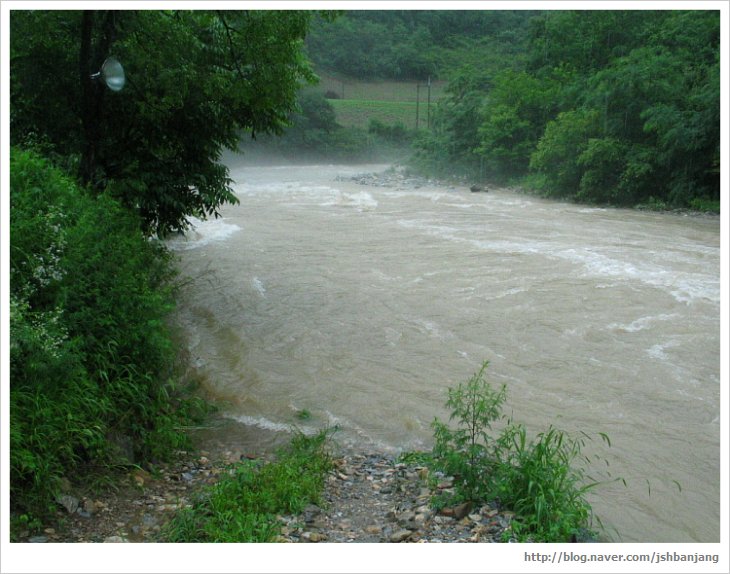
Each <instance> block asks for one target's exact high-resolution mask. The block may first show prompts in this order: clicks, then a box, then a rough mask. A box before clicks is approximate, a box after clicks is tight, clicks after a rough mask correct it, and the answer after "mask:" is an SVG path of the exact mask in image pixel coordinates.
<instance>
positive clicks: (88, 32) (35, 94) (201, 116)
mask: <svg viewBox="0 0 730 574" xmlns="http://www.w3.org/2000/svg"><path fill="white" fill-rule="evenodd" d="M311 17H312V13H311V12H302V11H281V12H273V11H215V12H214V11H167V10H166V11H120V12H117V11H86V12H80V11H73V12H68V11H13V12H12V14H11V21H10V30H11V37H10V44H11V70H12V73H11V141H12V142H13V143H15V144H25V145H28V144H29V143H33V144H34V145H35V146H36V147H41V148H42V149H43V150H44V151H45V152H46V153H49V152H50V153H52V154H54V155H55V157H57V158H61V159H62V160H63V161H64V162H66V163H67V164H68V165H67V166H66V167H71V168H74V169H75V170H76V171H77V172H78V173H79V176H80V178H81V180H82V181H83V182H84V183H88V184H89V185H90V186H91V187H92V188H93V189H94V190H96V191H101V190H102V189H105V188H106V189H108V191H109V192H110V193H111V195H113V196H115V197H116V198H117V199H119V200H120V201H121V202H122V203H123V204H124V205H126V206H127V207H129V208H132V209H133V210H135V211H137V212H138V213H139V215H140V216H141V218H142V221H143V225H144V228H145V230H146V231H148V232H158V233H164V232H167V231H170V230H177V229H184V228H185V227H186V225H187V217H188V216H193V215H194V216H197V217H205V216H210V215H214V216H217V215H218V208H219V207H220V206H221V205H222V204H223V203H226V202H235V201H236V198H235V195H234V194H233V192H232V190H231V187H230V183H231V181H230V179H229V178H228V171H227V169H226V168H225V166H223V165H222V164H220V163H219V159H220V157H221V152H222V150H223V149H224V148H230V149H233V148H235V147H236V146H237V143H238V140H239V138H240V136H241V134H242V132H250V133H252V134H254V135H255V134H257V133H278V132H280V131H281V130H282V129H283V128H284V126H286V125H287V121H288V118H289V115H290V112H291V111H292V110H293V109H295V107H296V96H297V90H298V89H299V87H300V86H301V85H302V84H306V83H312V82H313V81H314V80H315V76H314V73H313V72H312V70H311V68H310V66H309V64H308V62H307V60H306V59H305V57H304V55H303V52H302V46H303V40H304V37H305V34H306V32H307V29H308V25H309V22H310V19H311ZM109 55H114V56H116V57H117V58H118V59H119V60H120V61H121V62H122V63H123V65H124V68H125V71H126V76H127V83H126V86H125V88H124V90H122V91H121V92H117V93H113V92H110V91H108V90H106V89H105V88H103V86H101V85H100V84H98V83H96V84H94V83H91V82H90V80H89V75H90V74H91V73H93V72H96V71H97V70H98V69H99V68H100V66H101V64H102V62H103V61H104V59H105V58H106V57H107V56H109Z"/></svg>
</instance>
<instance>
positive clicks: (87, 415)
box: [10, 149, 191, 516]
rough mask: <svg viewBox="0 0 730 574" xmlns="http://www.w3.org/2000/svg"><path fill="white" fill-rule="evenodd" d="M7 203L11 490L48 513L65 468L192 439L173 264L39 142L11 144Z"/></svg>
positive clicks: (87, 467)
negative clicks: (37, 149)
mask: <svg viewBox="0 0 730 574" xmlns="http://www.w3.org/2000/svg"><path fill="white" fill-rule="evenodd" d="M10 205H11V210H10V226H11V245H10V253H11V263H10V300H11V305H10V377H11V380H10V469H11V471H10V472H11V498H12V506H13V510H14V511H17V512H20V513H29V514H31V515H36V516H43V515H46V514H47V513H48V510H49V509H50V508H51V507H52V504H53V500H54V498H55V496H56V494H57V493H58V488H59V484H60V479H61V477H63V476H65V477H67V478H69V479H77V478H79V477H80V476H85V475H88V474H89V473H97V472H105V471H108V470H110V469H112V468H114V467H115V466H116V465H118V464H129V463H138V462H142V461H144V460H147V459H149V458H150V457H152V456H157V457H162V456H163V455H164V454H165V453H166V452H167V451H168V450H169V449H170V447H171V446H180V445H182V444H183V443H184V442H185V439H184V437H183V435H182V434H181V433H180V432H177V431H176V430H175V426H176V425H177V424H179V420H180V412H179V411H178V410H176V408H175V405H174V404H173V400H172V399H171V398H170V393H171V387H170V385H169V383H168V377H169V375H170V373H171V367H172V358H173V356H172V345H171V342H170V336H169V333H168V329H167V327H166V325H165V317H166V315H167V313H168V312H169V311H170V309H171V308H172V293H171V288H170V283H169V280H170V279H171V277H172V275H171V266H170V261H169V259H168V257H167V256H166V255H165V254H164V252H163V251H162V250H161V249H160V248H159V247H158V246H156V245H155V244H154V243H152V242H150V241H148V240H147V239H145V238H144V237H143V236H142V235H141V233H140V231H139V229H140V226H139V221H138V220H137V219H136V217H135V216H133V215H132V214H130V213H129V212H128V211H126V210H125V209H123V208H122V207H120V206H119V205H118V203H116V202H115V201H114V200H112V199H110V198H108V197H106V196H104V195H102V196H99V197H97V198H93V197H91V196H89V195H87V194H86V193H84V192H83V191H82V190H81V189H79V188H78V187H77V186H76V185H75V184H74V183H73V182H72V181H71V180H70V179H69V178H67V177H65V176H64V175H63V174H62V173H61V172H60V171H58V170H57V169H55V168H53V167H52V166H51V165H50V164H49V163H48V162H47V161H45V160H44V159H42V158H41V157H39V156H38V155H37V154H35V153H31V152H27V151H23V150H20V149H13V150H12V152H11V161H10ZM190 407H191V405H186V409H187V410H188V411H189V409H190Z"/></svg>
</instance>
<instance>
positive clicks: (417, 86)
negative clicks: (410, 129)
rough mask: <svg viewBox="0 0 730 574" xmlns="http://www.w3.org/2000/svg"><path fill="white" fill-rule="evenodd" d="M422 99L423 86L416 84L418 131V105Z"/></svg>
mask: <svg viewBox="0 0 730 574" xmlns="http://www.w3.org/2000/svg"><path fill="white" fill-rule="evenodd" d="M420 99H421V84H419V83H418V82H416V131H418V104H419V102H420Z"/></svg>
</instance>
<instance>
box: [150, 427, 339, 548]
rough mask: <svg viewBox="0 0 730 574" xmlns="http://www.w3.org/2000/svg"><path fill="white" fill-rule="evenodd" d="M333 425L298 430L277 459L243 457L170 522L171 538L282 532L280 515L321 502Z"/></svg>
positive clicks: (247, 538)
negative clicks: (262, 460)
mask: <svg viewBox="0 0 730 574" xmlns="http://www.w3.org/2000/svg"><path fill="white" fill-rule="evenodd" d="M329 436H330V431H329V430H322V431H320V432H319V433H318V434H317V435H315V436H312V437H309V436H305V435H303V434H297V435H296V436H295V437H294V439H293V440H292V442H291V444H290V445H288V447H286V448H283V449H281V450H280V451H279V452H278V453H277V457H276V460H274V461H273V462H268V463H264V464H263V465H262V464H260V463H259V462H257V461H244V462H242V463H240V464H238V465H236V466H235V467H233V468H232V469H231V473H230V474H228V475H226V476H224V477H223V478H222V479H221V480H220V481H219V482H218V483H217V484H215V485H214V486H212V487H210V488H208V489H206V490H204V491H203V492H201V493H199V496H198V500H197V501H195V502H194V503H193V505H192V507H191V508H187V509H184V510H182V511H180V512H178V514H177V515H176V516H175V517H174V518H173V520H172V521H171V522H170V523H169V524H168V525H167V526H166V527H165V530H164V531H163V533H162V535H161V537H162V540H164V541H167V542H272V541H273V540H274V539H275V538H276V536H277V535H278V534H279V533H280V531H281V523H280V522H279V519H278V518H277V517H278V515H281V514H298V513H300V512H302V510H304V508H305V506H306V505H307V504H320V503H321V493H322V490H323V487H324V480H325V478H326V476H327V473H328V472H329V470H330V469H331V468H332V462H331V459H330V457H329V455H328V454H327V452H326V446H327V442H328V438H329Z"/></svg>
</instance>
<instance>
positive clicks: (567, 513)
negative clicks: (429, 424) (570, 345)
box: [433, 362, 608, 542]
mask: <svg viewBox="0 0 730 574" xmlns="http://www.w3.org/2000/svg"><path fill="white" fill-rule="evenodd" d="M488 364H489V363H488V362H485V363H484V364H483V365H482V367H481V369H480V370H479V371H478V372H477V373H476V374H475V375H474V376H473V377H472V378H471V379H469V381H468V382H466V383H462V384H459V385H457V386H456V387H455V388H451V389H449V390H448V400H447V402H446V406H447V407H449V408H450V409H451V416H450V420H455V421H456V427H455V428H450V427H449V426H447V425H446V424H445V423H443V422H441V421H439V420H438V419H436V420H435V421H434V423H433V427H434V438H435V444H434V448H433V465H434V466H435V467H436V468H438V469H439V470H441V471H443V472H445V473H446V474H448V475H451V476H453V477H454V487H455V496H454V497H453V499H452V500H449V501H443V500H438V501H436V503H437V504H438V505H441V504H444V503H446V502H451V503H453V502H460V501H472V502H487V501H491V502H496V503H498V504H500V505H502V506H504V507H507V508H510V509H512V510H513V511H514V512H515V513H516V515H517V516H516V518H515V521H514V522H513V532H514V533H515V534H516V535H517V536H518V537H519V538H520V539H522V540H534V541H552V542H567V541H570V540H571V538H572V537H573V536H578V535H580V536H582V535H583V534H584V532H585V530H586V528H587V527H588V526H589V525H590V524H589V523H590V519H591V507H590V505H589V504H588V502H587V501H586V500H585V494H586V492H587V491H588V490H589V489H591V488H593V487H594V486H596V484H597V483H595V482H589V483H587V484H584V482H585V481H584V478H585V474H584V471H583V469H582V468H579V467H576V466H575V462H576V460H578V459H580V458H581V448H582V446H583V445H584V440H585V439H586V438H588V437H587V435H581V437H580V438H579V439H576V438H571V437H570V436H568V435H567V434H566V433H565V432H563V431H561V430H558V429H555V428H553V427H550V428H549V429H548V430H547V431H546V432H543V433H540V434H538V435H537V437H536V438H535V439H534V440H532V441H528V439H527V431H526V429H525V427H524V426H522V425H519V424H515V423H512V422H511V421H508V422H507V424H506V425H505V426H504V428H503V429H502V430H501V431H500V432H499V433H498V434H496V436H492V431H493V428H492V425H493V424H494V423H496V422H497V421H499V420H502V419H504V416H503V415H502V405H503V404H504V401H505V399H506V388H505V386H504V385H503V386H502V387H501V388H500V389H499V390H498V391H495V390H494V389H493V388H492V387H491V385H490V384H489V383H488V382H487V381H486V380H485V378H484V372H485V370H486V368H487V366H488ZM601 437H602V438H603V439H604V440H605V441H606V442H608V437H607V436H606V435H601Z"/></svg>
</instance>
